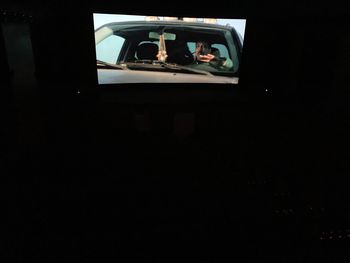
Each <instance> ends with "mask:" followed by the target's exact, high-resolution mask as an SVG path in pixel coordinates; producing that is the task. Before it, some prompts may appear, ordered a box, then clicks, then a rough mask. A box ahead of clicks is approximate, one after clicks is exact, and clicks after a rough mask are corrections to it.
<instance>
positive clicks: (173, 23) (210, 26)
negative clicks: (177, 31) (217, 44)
mask: <svg viewBox="0 0 350 263" xmlns="http://www.w3.org/2000/svg"><path fill="white" fill-rule="evenodd" d="M116 25H130V26H132V25H135V26H136V25H140V26H141V25H160V26H167V25H168V26H180V25H181V26H186V25H187V26H195V27H202V28H206V29H223V30H232V29H233V27H231V26H229V25H218V24H209V23H204V22H185V21H182V20H176V21H161V20H160V21H124V22H112V23H108V24H104V25H102V26H101V27H99V28H97V29H96V31H97V30H99V29H100V28H102V27H105V26H108V27H110V26H116Z"/></svg>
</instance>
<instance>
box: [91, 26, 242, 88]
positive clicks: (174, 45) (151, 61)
mask: <svg viewBox="0 0 350 263" xmlns="http://www.w3.org/2000/svg"><path fill="white" fill-rule="evenodd" d="M95 42H96V60H97V70H98V82H99V84H114V83H228V84H237V83H238V75H239V68H240V64H241V55H242V46H243V43H242V38H241V37H240V35H239V34H238V33H237V32H236V30H235V29H234V28H233V27H230V26H222V25H217V24H208V23H203V22H187V21H184V20H175V21H164V20H161V21H159V20H156V21H130V22H115V23H109V24H105V25H103V26H101V27H99V28H98V29H96V30H95ZM198 43H205V44H206V45H207V49H208V50H207V52H206V53H204V48H202V49H201V50H200V51H199V50H198V47H199V46H198V45H199V44H198ZM198 52H200V54H199V53H198ZM209 55H210V56H211V58H210V59H211V60H210V61H203V60H200V59H198V56H199V57H206V56H209Z"/></svg>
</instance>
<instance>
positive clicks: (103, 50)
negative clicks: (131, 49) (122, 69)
mask: <svg viewBox="0 0 350 263" xmlns="http://www.w3.org/2000/svg"><path fill="white" fill-rule="evenodd" d="M124 42H125V39H124V38H122V37H120V36H116V35H110V36H109V37H107V38H105V39H104V40H102V41H101V42H100V43H98V44H97V45H96V58H97V59H98V60H101V61H104V62H108V63H112V64H115V63H116V62H117V59H118V56H119V53H120V51H121V49H122V47H123V44H124Z"/></svg>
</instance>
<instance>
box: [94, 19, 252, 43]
mask: <svg viewBox="0 0 350 263" xmlns="http://www.w3.org/2000/svg"><path fill="white" fill-rule="evenodd" d="M144 19H145V16H131V15H110V14H94V28H95V29H96V28H98V27H100V26H102V25H104V24H107V23H111V22H121V21H137V20H144ZM218 24H220V25H226V24H229V25H230V26H232V27H234V28H235V29H236V30H237V31H238V32H239V33H240V34H241V36H242V38H244V32H245V25H246V20H245V19H218Z"/></svg>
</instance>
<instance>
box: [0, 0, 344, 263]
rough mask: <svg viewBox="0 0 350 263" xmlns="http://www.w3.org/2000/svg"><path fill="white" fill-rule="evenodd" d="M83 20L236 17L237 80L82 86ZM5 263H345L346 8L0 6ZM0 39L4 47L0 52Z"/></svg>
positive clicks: (86, 79) (89, 65)
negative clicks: (241, 26) (239, 25)
mask: <svg viewBox="0 0 350 263" xmlns="http://www.w3.org/2000/svg"><path fill="white" fill-rule="evenodd" d="M93 12H99V13H115V14H118V13H125V14H135V15H136V14H140V15H147V14H151V15H162V16H163V15H164V16H166V15H168V16H185V17H186V16H189V17H191V16H192V17H222V18H224V17H232V18H246V19H247V25H246V34H245V41H244V51H243V64H242V67H241V76H240V83H239V85H237V86H222V85H192V84H188V85H175V84H174V85H153V84H149V85H131V84H130V85H120V86H118V85H115V86H110V87H108V88H104V89H101V88H99V87H98V86H97V76H96V66H95V51H94V32H93V17H92V13H93ZM0 16H1V23H2V27H1V28H0V54H1V56H0V66H1V71H2V73H1V78H0V83H1V92H2V95H1V96H0V97H1V113H2V114H1V124H2V125H1V144H2V146H3V147H1V148H2V150H1V157H2V159H3V160H5V162H4V165H3V166H1V168H0V173H1V174H3V175H4V176H2V178H3V179H4V180H2V181H3V182H4V184H3V185H4V191H3V193H4V194H5V200H6V203H7V205H8V206H7V207H8V209H7V215H8V216H7V219H8V223H7V225H6V226H5V230H7V231H6V233H7V234H6V235H4V238H5V240H6V243H7V246H6V247H5V248H4V252H5V253H4V254H5V255H6V256H7V257H8V258H9V259H11V261H10V260H6V261H5V262H12V261H13V262H22V261H23V262H24V261H34V262H35V261H36V262H63V261H76V262H78V261H82V262H85V261H90V262H102V261H120V262H134V261H136V260H138V261H139V262H179V261H185V260H190V261H192V262H228V261H239V260H240V261H241V262H349V261H350V253H349V251H350V250H349V240H350V221H349V215H350V214H349V212H350V210H349V194H348V188H349V185H348V180H347V177H348V175H349V162H348V153H349V140H348V134H349V129H348V125H349V124H348V122H349V119H350V118H349V113H350V108H349V103H348V99H349V95H350V94H349V85H348V81H349V74H348V72H347V71H348V69H349V63H350V34H349V28H350V27H349V11H348V10H347V9H346V8H345V6H342V5H340V4H338V5H335V4H334V5H332V4H331V3H327V4H322V3H319V2H316V1H309V2H304V3H296V2H292V1H287V2H283V3H276V2H275V3H273V2H268V3H266V2H265V3H263V1H231V2H220V3H219V2H217V3H211V4H209V7H208V5H207V4H206V3H204V2H195V1H192V2H189V1H182V2H179V1H176V2H174V3H170V2H166V3H165V4H164V5H163V6H162V5H161V4H160V3H156V2H150V1H143V2H142V3H138V2H125V3H124V2H122V1H114V2H112V1H110V2H107V1H104V2H103V1H93V2H90V3H88V2H80V3H75V4H74V5H73V3H72V2H70V1H39V0H37V1H28V2H26V3H20V2H16V1H13V2H11V3H10V2H9V3H5V2H4V3H3V4H2V6H1V14H0ZM6 43H7V44H6Z"/></svg>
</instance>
